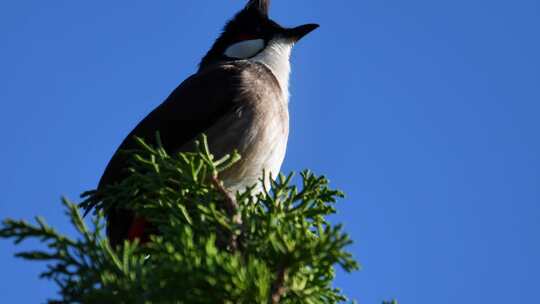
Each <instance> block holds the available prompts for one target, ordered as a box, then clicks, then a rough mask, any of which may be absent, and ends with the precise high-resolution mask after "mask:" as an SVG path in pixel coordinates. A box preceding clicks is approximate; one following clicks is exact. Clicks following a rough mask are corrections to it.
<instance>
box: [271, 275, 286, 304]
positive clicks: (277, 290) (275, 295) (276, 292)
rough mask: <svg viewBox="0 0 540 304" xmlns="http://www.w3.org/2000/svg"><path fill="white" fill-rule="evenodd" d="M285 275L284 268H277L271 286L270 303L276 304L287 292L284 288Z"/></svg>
mask: <svg viewBox="0 0 540 304" xmlns="http://www.w3.org/2000/svg"><path fill="white" fill-rule="evenodd" d="M286 275H287V269H286V268H285V267H284V266H280V267H279V271H278V276H277V279H276V281H275V282H274V284H272V294H271V298H270V303H272V304H278V303H279V301H280V300H281V297H282V296H283V294H284V293H285V291H287V288H286V287H285V276H286Z"/></svg>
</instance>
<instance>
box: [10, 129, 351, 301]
mask: <svg viewBox="0 0 540 304" xmlns="http://www.w3.org/2000/svg"><path fill="white" fill-rule="evenodd" d="M139 143H140V148H139V149H137V150H134V151H128V153H130V155H131V162H130V168H129V172H130V174H129V176H128V177H127V178H126V179H125V180H123V181H122V182H121V183H119V184H116V185H113V186H110V187H107V188H106V189H100V190H94V191H89V192H87V193H86V194H85V196H84V201H83V202H82V203H81V207H83V208H87V207H93V208H95V211H94V216H93V219H92V222H91V223H90V224H89V223H87V222H85V221H84V220H83V218H82V216H81V214H80V213H79V211H78V209H79V208H78V206H77V205H75V204H72V203H70V202H69V201H67V200H64V201H63V203H64V206H65V208H66V209H67V215H68V217H69V218H70V220H71V222H72V224H73V226H74V227H75V228H76V230H77V233H78V237H76V238H73V237H67V236H65V235H63V234H61V233H59V232H57V231H56V230H55V229H53V228H52V227H50V226H49V225H48V224H46V222H45V221H44V220H43V219H41V218H37V220H36V224H30V223H28V222H25V221H14V220H5V221H4V222H3V224H2V225H0V238H7V239H12V240H13V241H15V243H19V242H21V241H24V240H27V239H38V240H41V241H42V242H43V243H44V245H45V246H46V247H47V249H46V250H35V251H23V252H20V253H18V254H17V256H18V257H20V258H23V259H27V260H33V261H43V262H45V263H47V269H46V270H45V271H43V272H42V274H41V276H42V277H43V278H46V279H50V280H52V281H53V282H55V283H56V284H57V286H58V289H59V295H60V298H59V299H52V300H50V303H179V302H182V303H218V302H219V303H269V302H270V303H285V304H288V303H340V302H343V301H345V300H346V298H345V296H344V295H343V294H342V293H341V291H339V290H338V289H335V288H333V287H332V281H333V279H334V276H335V271H334V267H335V266H336V265H339V266H341V267H342V268H343V269H344V270H346V271H353V270H356V269H357V268H358V264H357V262H356V261H355V260H354V259H353V258H352V255H351V254H350V253H349V252H347V251H346V247H347V246H349V245H350V244H351V240H350V238H349V236H348V235H347V234H345V233H344V232H343V231H342V227H341V226H340V225H333V224H331V223H330V222H329V221H328V220H327V217H328V215H331V214H333V213H335V212H336V208H335V204H336V201H337V199H338V198H340V197H342V196H343V194H342V193H341V192H339V191H337V190H332V189H330V188H329V187H328V180H327V179H326V178H324V177H319V176H316V175H314V174H313V173H311V172H309V171H305V172H302V173H301V174H300V176H301V186H300V188H298V187H297V186H295V185H294V184H293V175H292V174H291V175H288V176H284V175H280V176H278V177H277V178H276V180H275V181H271V182H270V183H269V186H268V185H266V184H265V183H264V182H263V180H264V179H261V183H262V187H263V188H264V193H263V194H260V195H256V196H255V195H253V194H252V190H253V189H254V188H255V185H254V187H253V188H249V189H246V191H244V192H241V193H237V194H236V196H234V197H233V196H232V195H231V194H230V193H229V192H228V190H227V189H226V188H225V187H224V186H223V184H222V183H221V181H220V180H219V178H218V177H219V173H220V172H223V171H224V170H226V169H228V168H230V167H231V166H232V165H234V162H235V161H237V160H238V159H239V156H238V155H236V154H233V155H232V156H227V157H224V158H222V159H219V160H215V159H214V157H213V156H212V155H211V154H210V152H209V151H208V146H207V144H206V143H205V140H204V138H203V140H202V141H201V145H199V150H198V151H196V152H193V153H180V154H177V155H169V154H168V153H167V152H166V151H165V150H164V149H163V148H162V147H160V146H158V147H152V146H149V145H147V144H146V143H144V142H143V141H141V140H139ZM115 207H121V208H128V209H131V210H133V211H134V212H135V213H136V214H137V215H140V216H142V217H144V218H145V219H147V220H148V221H149V222H151V223H152V225H154V226H155V227H156V229H157V234H156V235H153V236H151V238H150V242H149V243H147V244H145V246H140V245H139V244H138V242H137V241H135V242H127V241H126V242H125V244H124V245H123V246H120V247H119V248H118V249H117V250H113V249H112V248H111V247H110V245H109V243H108V241H107V239H106V237H105V235H104V215H103V214H104V213H105V212H107V210H110V208H115ZM224 234H225V235H227V236H228V238H227V239H228V240H229V241H228V243H227V244H226V245H225V246H222V244H220V239H223V238H221V237H222V236H223V235H224ZM240 240H241V242H240Z"/></svg>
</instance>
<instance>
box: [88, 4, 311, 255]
mask: <svg viewBox="0 0 540 304" xmlns="http://www.w3.org/2000/svg"><path fill="white" fill-rule="evenodd" d="M269 2H270V0H250V1H249V2H248V3H247V5H246V6H245V7H244V8H243V9H242V10H241V11H240V12H239V13H237V14H236V16H235V17H234V18H233V19H232V20H230V21H229V22H228V23H227V25H226V26H225V29H224V30H223V32H222V34H221V36H220V37H219V38H218V39H217V40H216V41H215V43H214V44H213V46H212V48H211V49H210V51H209V52H208V53H207V54H206V55H205V56H204V57H203V59H202V61H201V63H200V65H199V69H198V71H197V72H196V73H195V74H194V75H192V76H191V77H189V78H188V79H186V80H185V81H184V82H183V83H182V84H180V86H178V88H176V89H175V90H174V91H173V92H172V93H171V95H170V96H169V97H168V98H167V99H166V100H165V101H164V102H163V103H162V104H161V105H160V106H158V107H157V108H156V109H155V110H153V111H152V112H151V113H150V114H149V115H148V116H147V117H146V118H144V119H143V120H142V121H141V122H140V123H139V124H138V125H137V126H136V127H135V129H133V131H131V133H130V134H129V135H128V136H127V137H126V138H125V139H124V141H123V142H122V144H121V145H120V146H119V148H118V150H117V152H116V153H115V154H114V156H113V157H112V159H111V160H110V162H109V164H108V165H107V168H106V169H105V172H104V173H103V176H102V177H101V180H100V182H99V186H98V189H102V188H103V187H105V186H107V185H111V184H114V183H117V182H119V181H121V180H122V178H124V177H125V174H126V171H125V167H126V159H125V156H124V155H123V154H122V153H118V151H119V150H129V149H132V148H133V147H135V141H134V137H135V136H137V137H140V138H143V139H145V140H147V141H152V140H153V139H154V138H155V134H156V132H159V134H160V137H161V142H162V144H163V147H164V148H165V150H167V151H168V152H169V153H176V152H181V151H188V150H191V149H193V146H194V144H193V143H194V141H195V140H196V139H197V138H198V136H199V134H201V133H205V134H206V135H207V137H208V144H209V147H210V151H211V152H212V153H213V154H214V155H215V156H216V157H217V158H220V157H222V156H224V155H225V154H230V153H232V152H233V151H234V150H237V151H238V152H239V153H240V155H241V156H242V159H241V160H240V161H239V162H238V163H236V164H235V165H234V166H233V167H231V168H230V169H228V170H227V171H224V172H222V174H221V175H220V179H221V180H222V181H223V183H224V186H225V187H226V188H227V189H228V190H229V191H231V192H232V193H234V192H236V191H241V190H244V189H245V188H246V187H248V186H252V185H254V184H256V183H257V182H258V180H259V178H260V177H261V176H262V172H263V170H264V171H266V172H267V173H270V174H272V176H276V174H278V173H279V170H280V167H281V164H282V162H283V159H284V157H285V150H286V147H287V138H288V133H289V112H288V102H289V90H288V86H289V73H290V62H289V58H290V54H291V50H292V47H293V45H294V44H295V43H296V42H297V41H298V40H300V39H301V38H302V37H304V36H305V35H307V34H308V33H309V32H311V31H313V30H314V29H316V28H317V27H318V25H316V24H306V25H302V26H299V27H294V28H285V27H282V26H280V25H279V24H277V23H276V22H274V21H272V20H271V19H270V18H269V17H268V9H269V5H270V3H269ZM144 228H145V222H144V220H141V219H137V218H135V216H134V215H133V213H132V212H130V211H127V210H121V209H118V210H111V211H109V212H108V214H107V235H108V237H109V241H110V243H111V244H112V245H113V246H115V245H118V244H120V243H121V242H122V241H123V240H124V239H128V238H129V239H132V238H136V237H138V238H143V237H144V235H145V231H144Z"/></svg>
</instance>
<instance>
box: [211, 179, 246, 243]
mask: <svg viewBox="0 0 540 304" xmlns="http://www.w3.org/2000/svg"><path fill="white" fill-rule="evenodd" d="M212 184H213V185H214V187H216V189H217V190H218V191H219V192H220V193H221V195H223V198H224V203H225V210H226V211H227V214H228V215H229V216H230V217H231V219H232V221H233V223H234V224H236V225H238V226H240V225H242V216H241V215H240V212H239V210H238V203H237V202H236V198H235V197H234V196H233V195H232V194H231V193H230V192H229V190H227V188H225V186H223V183H222V182H221V181H220V180H219V178H218V176H217V175H214V176H212ZM228 246H229V248H230V249H231V250H232V251H236V250H237V249H238V235H236V234H235V233H232V235H231V237H230V239H229V244H228Z"/></svg>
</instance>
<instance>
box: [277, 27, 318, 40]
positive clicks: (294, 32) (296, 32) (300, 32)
mask: <svg viewBox="0 0 540 304" xmlns="http://www.w3.org/2000/svg"><path fill="white" fill-rule="evenodd" d="M318 27H319V25H318V24H314V23H310V24H304V25H300V26H297V27H294V28H290V29H287V30H286V31H285V35H286V36H287V37H289V38H290V39H291V40H293V41H294V42H297V41H299V40H300V39H302V38H303V37H304V36H306V35H307V34H309V33H311V32H313V31H314V30H315V29H317V28H318Z"/></svg>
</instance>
